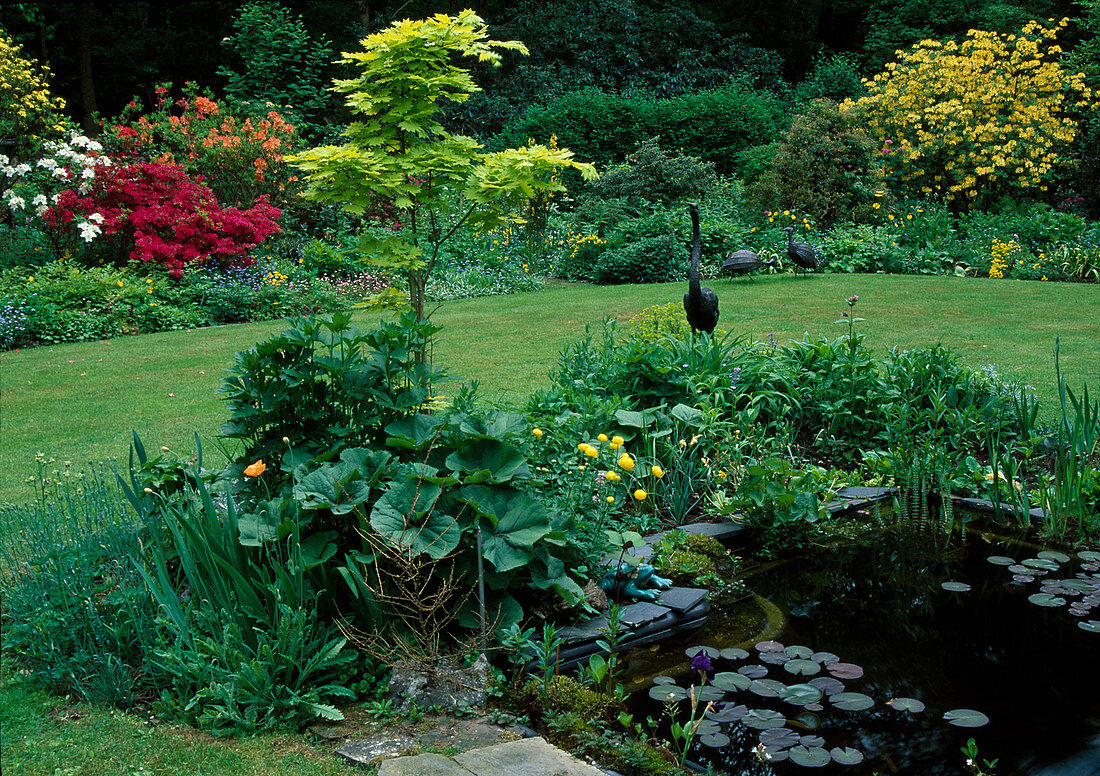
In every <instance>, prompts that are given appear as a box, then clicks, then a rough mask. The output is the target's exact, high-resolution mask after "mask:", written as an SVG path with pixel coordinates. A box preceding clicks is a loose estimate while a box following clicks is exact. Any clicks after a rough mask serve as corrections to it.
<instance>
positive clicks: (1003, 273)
mask: <svg viewBox="0 0 1100 776" xmlns="http://www.w3.org/2000/svg"><path fill="white" fill-rule="evenodd" d="M1019 252H1020V246H1019V244H1017V242H1016V241H1015V240H1010V241H1008V242H1005V241H1004V240H999V239H997V238H996V237H994V238H993V244H992V245H991V246H990V249H989V257H990V262H989V277H991V278H1003V277H1008V273H1009V271H1010V270H1011V269H1012V265H1013V264H1015V263H1016V255H1017V254H1018V253H1019Z"/></svg>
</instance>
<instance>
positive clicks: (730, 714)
mask: <svg viewBox="0 0 1100 776" xmlns="http://www.w3.org/2000/svg"><path fill="white" fill-rule="evenodd" d="M748 710H749V707H748V706H745V705H738V706H734V705H732V704H729V703H727V704H726V705H725V706H723V707H722V709H721V710H719V711H707V712H704V716H705V717H706V718H707V719H713V720H714V721H715V722H723V723H729V722H740V721H741V718H742V717H743V716H745V714H746V713H747V712H748Z"/></svg>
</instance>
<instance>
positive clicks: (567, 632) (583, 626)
mask: <svg viewBox="0 0 1100 776" xmlns="http://www.w3.org/2000/svg"><path fill="white" fill-rule="evenodd" d="M558 635H560V636H561V637H562V638H563V639H565V643H566V644H571V643H572V642H574V641H589V640H591V639H596V638H602V637H604V636H606V635H607V617H605V616H604V615H602V614H601V615H599V616H597V617H593V618H592V619H590V620H585V621H584V622H579V623H577V624H576V625H567V626H566V627H564V628H562V629H561V630H560V631H559V632H558Z"/></svg>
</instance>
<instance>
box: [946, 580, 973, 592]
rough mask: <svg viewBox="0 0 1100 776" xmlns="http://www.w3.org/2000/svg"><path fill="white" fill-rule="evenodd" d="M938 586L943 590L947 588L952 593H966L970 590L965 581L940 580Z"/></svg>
mask: <svg viewBox="0 0 1100 776" xmlns="http://www.w3.org/2000/svg"><path fill="white" fill-rule="evenodd" d="M940 587H942V588H943V589H944V590H949V591H950V592H952V593H966V592H969V591H970V585H968V584H966V583H965V582H954V581H948V582H942V583H940Z"/></svg>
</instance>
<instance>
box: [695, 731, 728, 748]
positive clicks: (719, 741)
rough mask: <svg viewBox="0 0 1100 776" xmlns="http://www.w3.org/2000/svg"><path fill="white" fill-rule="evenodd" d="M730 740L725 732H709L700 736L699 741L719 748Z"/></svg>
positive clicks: (704, 744)
mask: <svg viewBox="0 0 1100 776" xmlns="http://www.w3.org/2000/svg"><path fill="white" fill-rule="evenodd" d="M729 742H730V737H729V736H727V735H726V734H725V733H707V734H705V735H700V736H699V743H700V744H702V745H703V746H710V747H713V748H715V749H719V748H721V747H723V746H725V745H726V744H728V743H729Z"/></svg>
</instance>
